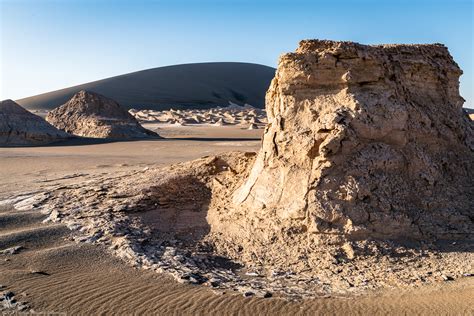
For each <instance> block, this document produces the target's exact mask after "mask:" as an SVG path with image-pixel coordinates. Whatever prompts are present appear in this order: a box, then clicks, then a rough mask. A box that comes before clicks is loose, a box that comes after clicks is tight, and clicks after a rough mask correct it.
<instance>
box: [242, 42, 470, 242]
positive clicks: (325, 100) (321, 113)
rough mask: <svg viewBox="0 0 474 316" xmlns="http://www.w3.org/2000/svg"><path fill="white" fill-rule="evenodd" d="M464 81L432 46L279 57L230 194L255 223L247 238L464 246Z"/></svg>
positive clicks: (331, 46) (327, 45) (346, 47)
mask: <svg viewBox="0 0 474 316" xmlns="http://www.w3.org/2000/svg"><path fill="white" fill-rule="evenodd" d="M461 73H462V71H461V70H460V69H459V67H458V65H457V64H456V63H455V62H454V60H453V59H452V57H451V55H450V54H449V52H448V50H447V48H446V47H445V46H443V45H440V44H434V45H378V46H366V45H360V44H357V43H352V42H333V41H319V40H307V41H302V42H301V43H300V46H299V47H298V49H297V50H296V52H295V53H289V54H285V55H283V56H282V57H281V59H280V62H279V66H278V70H277V73H276V76H275V78H274V79H273V81H272V84H271V86H270V89H269V90H268V92H267V96H266V97H267V99H266V101H267V103H266V107H267V113H268V119H269V125H268V127H267V130H266V132H265V135H264V138H263V146H262V149H261V151H260V153H259V155H258V158H257V160H256V162H255V165H254V167H253V170H252V172H251V174H250V177H249V179H248V180H247V182H246V183H245V185H244V186H242V188H241V189H240V190H238V192H237V193H236V194H235V196H234V203H235V204H240V205H242V206H243V208H244V209H246V212H247V215H246V216H247V217H250V218H256V219H258V220H260V221H262V223H261V224H257V223H255V224H254V225H253V227H252V228H251V229H250V230H247V232H248V233H249V234H252V235H253V236H255V235H254V234H257V235H258V234H259V233H258V232H259V231H261V229H262V228H263V227H265V234H267V237H268V236H271V235H272V234H271V233H270V234H269V229H270V230H273V231H275V230H278V232H280V230H284V231H285V230H286V231H287V230H292V231H296V232H298V233H300V234H304V235H305V236H306V235H307V237H306V238H307V239H308V240H307V241H308V242H309V243H313V242H321V241H327V242H336V243H337V242H342V241H345V240H361V239H367V238H377V239H427V238H428V239H429V238H456V239H457V238H459V239H466V238H472V237H473V233H474V225H473V216H474V153H473V150H474V133H473V126H472V125H471V123H470V122H469V119H468V118H467V116H466V115H464V114H463V112H462V104H463V101H464V100H463V99H462V98H461V97H460V95H459V89H458V88H459V76H460V75H461ZM267 219H269V221H271V222H272V223H271V226H273V227H268V226H266V225H267V223H265V222H267V221H268V220H267ZM258 220H257V221H258ZM257 221H256V222H257ZM260 225H261V226H260ZM253 238H255V237H253ZM262 238H264V237H263V236H262ZM266 242H269V243H270V240H267V241H266Z"/></svg>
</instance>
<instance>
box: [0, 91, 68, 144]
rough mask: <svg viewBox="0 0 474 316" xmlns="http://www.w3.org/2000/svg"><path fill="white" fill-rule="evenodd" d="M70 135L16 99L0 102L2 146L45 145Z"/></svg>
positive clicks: (0, 140) (0, 138) (0, 137)
mask: <svg viewBox="0 0 474 316" xmlns="http://www.w3.org/2000/svg"><path fill="white" fill-rule="evenodd" d="M68 137H70V135H68V134H66V133H64V132H63V131H60V130H58V129H56V128H55V127H54V126H51V125H50V124H49V123H48V122H46V121H45V120H44V119H42V118H41V117H39V116H36V115H34V114H33V113H30V112H28V111H27V110H25V109H24V108H22V107H21V106H20V105H18V104H16V103H15V102H14V101H12V100H4V101H1V102H0V146H28V145H44V144H48V143H52V142H56V141H60V140H64V139H66V138H68Z"/></svg>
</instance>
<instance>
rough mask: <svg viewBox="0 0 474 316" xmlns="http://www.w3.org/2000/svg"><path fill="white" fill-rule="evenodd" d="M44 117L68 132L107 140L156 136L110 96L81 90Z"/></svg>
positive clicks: (156, 135)
mask: <svg viewBox="0 0 474 316" xmlns="http://www.w3.org/2000/svg"><path fill="white" fill-rule="evenodd" d="M46 120H47V121H48V122H49V123H51V124H52V125H54V126H55V127H57V128H59V129H61V130H63V131H66V132H68V133H70V134H73V135H77V136H82V137H91V138H108V139H133V138H147V137H159V136H158V134H156V133H155V132H152V131H149V130H147V129H145V128H143V127H142V126H141V125H140V124H139V123H138V122H137V120H136V119H135V118H134V117H133V116H132V115H131V114H130V113H128V111H127V110H125V109H123V108H122V107H120V105H119V104H118V103H117V102H115V101H114V100H112V99H109V98H107V97H104V96H102V95H100V94H97V93H94V92H89V91H85V90H82V91H80V92H78V93H76V94H75V95H74V96H73V97H72V98H71V99H70V100H69V101H68V102H67V103H66V104H63V105H62V106H60V107H58V108H56V109H54V110H52V111H51V112H49V113H48V115H47V117H46Z"/></svg>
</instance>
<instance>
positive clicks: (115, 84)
mask: <svg viewBox="0 0 474 316" xmlns="http://www.w3.org/2000/svg"><path fill="white" fill-rule="evenodd" d="M274 74H275V69H274V68H271V67H267V66H263V65H258V64H249V63H232V62H226V63H198V64H183V65H175V66H167V67H159V68H153V69H148V70H143V71H138V72H133V73H129V74H125V75H121V76H116V77H111V78H107V79H103V80H99V81H94V82H89V83H85V84H82V85H78V86H74V87H70V88H65V89H62V90H57V91H52V92H48V93H44V94H40V95H36V96H32V97H28V98H24V99H20V100H17V102H18V103H19V104H20V105H22V106H24V107H26V108H28V109H53V108H55V107H57V106H59V105H61V104H64V103H65V102H66V101H67V100H69V99H70V98H71V97H72V96H73V95H74V94H75V93H76V92H78V91H80V90H89V91H93V92H97V93H100V94H103V95H105V96H106V97H109V98H111V99H114V100H115V101H117V102H118V103H119V104H121V105H122V106H124V107H128V108H131V107H134V108H137V109H153V110H161V109H169V108H170V106H173V107H174V108H185V107H194V108H206V107H212V106H216V105H227V104H228V102H229V101H232V102H234V103H237V104H241V105H243V104H245V103H248V104H251V105H253V106H256V107H263V105H264V97H265V91H266V90H267V88H268V86H269V85H270V81H271V79H272V78H273V76H274Z"/></svg>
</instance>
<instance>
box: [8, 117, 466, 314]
mask: <svg viewBox="0 0 474 316" xmlns="http://www.w3.org/2000/svg"><path fill="white" fill-rule="evenodd" d="M160 131H161V134H162V135H166V136H167V137H169V138H170V139H166V140H139V141H128V142H110V143H99V144H87V143H85V144H84V143H79V144H76V143H74V141H69V142H71V143H70V144H69V143H66V144H57V145H51V146H46V147H26V148H1V149H0V157H1V161H2V163H1V165H2V168H1V170H0V172H1V174H0V177H1V178H2V179H4V180H3V181H2V185H1V188H0V196H1V197H2V198H5V197H8V196H11V195H12V194H15V193H18V192H31V191H36V190H40V189H41V188H44V187H48V186H50V185H53V184H54V185H67V184H69V183H74V182H85V181H87V180H88V179H90V178H97V177H99V178H100V177H104V176H107V175H109V174H118V173H127V172H136V171H138V172H139V171H141V170H143V169H144V168H147V167H151V166H156V165H168V164H172V163H177V162H183V161H188V160H192V159H196V158H199V157H202V156H205V155H215V154H218V153H222V152H227V151H257V150H258V149H259V147H260V139H259V138H260V137H261V134H262V133H263V130H261V129H260V130H252V131H248V130H243V129H240V128H235V127H232V126H212V127H203V128H200V127H182V126H179V127H170V128H167V129H164V128H162V129H160ZM174 138H178V139H174ZM195 138H198V139H195ZM222 138H225V139H222ZM246 138H247V139H248V140H246ZM79 153H80V154H79ZM0 216H1V217H0V218H1V223H2V225H1V226H2V228H1V234H0V242H1V244H0V245H1V247H0V248H2V249H5V248H9V247H12V246H16V245H22V247H23V249H21V250H20V251H19V253H18V254H15V255H7V254H2V255H0V259H1V261H0V284H1V285H2V290H8V291H11V292H12V293H14V294H15V298H16V299H17V300H18V301H23V302H25V303H26V304H27V305H28V306H29V307H30V311H31V310H33V311H35V312H44V313H52V314H54V313H57V314H58V315H90V314H106V315H112V314H158V313H159V314H193V315H204V314H210V313H212V314H228V315H229V314H232V315H255V314H260V315H275V314H296V315H307V314H321V315H333V314H341V315H342V314H344V315H349V314H421V315H427V314H450V315H468V314H470V313H472V304H471V302H472V301H473V300H474V283H473V280H472V279H471V278H464V279H457V280H454V281H449V282H445V281H442V280H440V282H438V283H436V284H432V285H429V286H423V287H421V288H420V287H419V286H413V287H412V288H405V289H387V290H384V291H382V292H379V291H372V292H367V293H364V294H363V295H355V296H354V295H347V296H339V297H324V298H312V299H307V300H303V301H289V300H287V299H285V298H284V297H281V298H279V297H272V298H258V297H243V295H242V294H241V293H240V292H234V291H227V292H225V293H217V294H216V293H214V291H213V289H212V288H209V287H205V286H199V285H189V284H180V283H178V282H176V281H175V280H174V279H173V278H171V277H169V276H167V275H160V274H157V273H155V272H152V271H149V270H148V271H147V270H141V269H138V268H134V267H132V266H130V265H129V264H127V263H126V262H123V261H122V260H120V259H117V258H116V257H114V256H113V255H111V254H110V253H109V252H108V249H106V247H104V246H101V245H94V244H89V243H77V242H75V241H73V240H72V239H71V237H70V234H71V233H70V231H69V229H68V228H67V227H66V226H65V225H64V224H54V223H53V224H51V223H50V224H44V223H42V221H43V220H44V219H45V218H46V215H44V214H41V213H39V214H38V212H36V211H34V210H29V211H18V210H12V209H11V208H7V207H6V206H3V208H2V210H1V213H0ZM3 312H4V313H7V314H8V310H5V311H3Z"/></svg>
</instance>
